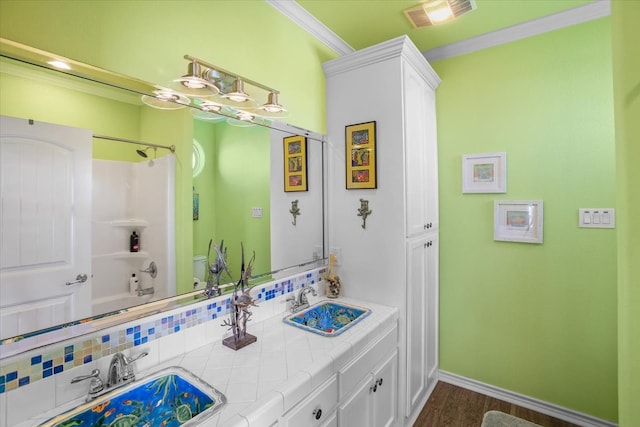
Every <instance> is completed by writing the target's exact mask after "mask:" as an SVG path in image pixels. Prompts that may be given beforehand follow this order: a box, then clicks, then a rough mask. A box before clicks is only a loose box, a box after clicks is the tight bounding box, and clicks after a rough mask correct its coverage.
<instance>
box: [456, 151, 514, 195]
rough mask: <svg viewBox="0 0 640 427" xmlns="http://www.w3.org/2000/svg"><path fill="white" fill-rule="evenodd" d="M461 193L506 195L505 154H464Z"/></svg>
mask: <svg viewBox="0 0 640 427" xmlns="http://www.w3.org/2000/svg"><path fill="white" fill-rule="evenodd" d="M462 192H463V193H506V192H507V153H504V152H502V153H484V154H464V155H463V156H462Z"/></svg>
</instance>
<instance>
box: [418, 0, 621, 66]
mask: <svg viewBox="0 0 640 427" xmlns="http://www.w3.org/2000/svg"><path fill="white" fill-rule="evenodd" d="M610 14H611V0H594V1H593V2H591V3H587V4H585V5H582V6H578V7H574V8H572V9H568V10H564V11H562V12H558V13H554V14H551V15H547V16H543V17H541V18H537V19H533V20H531V21H527V22H524V23H522V24H518V25H513V26H511V27H507V28H502V29H500V30H496V31H492V32H490V33H486V34H481V35H479V36H477V37H472V38H470V39H466V40H461V41H459V42H456V43H451V44H448V45H445V46H440V47H437V48H434V49H430V50H425V51H423V52H422V54H423V55H424V57H425V58H426V59H427V61H429V62H433V61H437V60H440V59H445V58H451V57H453V56H459V55H464V54H466V53H471V52H476V51H478V50H482V49H487V48H490V47H494V46H499V45H501V44H505V43H510V42H513V41H516V40H522V39H524V38H527V37H532V36H537V35H540V34H544V33H547V32H549V31H554V30H559V29H560V28H565V27H570V26H572V25H576V24H582V23H584V22H588V21H592V20H594V19H599V18H603V17H605V16H609V15H610Z"/></svg>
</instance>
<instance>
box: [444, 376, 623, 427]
mask: <svg viewBox="0 0 640 427" xmlns="http://www.w3.org/2000/svg"><path fill="white" fill-rule="evenodd" d="M438 379H439V380H440V381H442V382H445V383H449V384H453V385H456V386H458V387H462V388H466V389H467V390H471V391H475V392H477V393H482V394H484V395H487V396H491V397H494V398H496V399H500V400H504V401H505V402H509V403H512V404H514V405H518V406H522V407H524V408H528V409H532V410H534V411H537V412H540V413H542V414H546V415H550V416H552V417H555V418H559V419H561V420H565V421H568V422H570V423H572V424H577V425H579V426H583V427H617V426H618V424H616V423H613V422H611V421H607V420H603V419H600V418H596V417H593V416H591V415H587V414H583V413H581V412H577V411H574V410H571V409H568V408H564V407H562V406H558V405H554V404H553V403H549V402H545V401H542V400H539V399H535V398H533V397H529V396H526V395H524V394H520V393H516V392H513V391H510V390H505V389H503V388H500V387H496V386H493V385H490V384H486V383H483V382H480V381H476V380H474V379H471V378H466V377H463V376H460V375H457V374H453V373H451V372H447V371H443V370H440V372H439V377H438Z"/></svg>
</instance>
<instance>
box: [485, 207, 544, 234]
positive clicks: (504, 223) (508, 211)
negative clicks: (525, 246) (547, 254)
mask: <svg viewBox="0 0 640 427" xmlns="http://www.w3.org/2000/svg"><path fill="white" fill-rule="evenodd" d="M543 217H544V206H543V202H542V200H494V202H493V240H499V241H506V242H523V243H542V240H543V224H544V223H543Z"/></svg>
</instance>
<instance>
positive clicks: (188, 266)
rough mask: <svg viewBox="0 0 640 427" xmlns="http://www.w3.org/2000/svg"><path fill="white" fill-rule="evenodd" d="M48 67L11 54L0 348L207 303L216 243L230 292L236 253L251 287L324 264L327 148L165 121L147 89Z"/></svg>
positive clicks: (276, 135) (198, 122)
mask: <svg viewBox="0 0 640 427" xmlns="http://www.w3.org/2000/svg"><path fill="white" fill-rule="evenodd" d="M53 58H55V55H53V54H49V53H47V52H42V51H38V50H36V49H32V48H30V47H28V46H23V45H18V44H15V43H13V42H10V41H7V40H2V57H1V58H0V67H1V68H0V72H1V75H0V115H2V120H3V122H2V129H1V131H2V135H3V136H2V138H3V139H2V154H1V156H0V160H1V161H2V171H1V172H0V173H1V174H2V176H1V179H2V182H1V184H2V218H0V224H1V226H2V237H1V245H2V246H1V250H2V253H1V254H0V255H1V261H2V262H1V264H0V272H1V273H2V281H1V283H0V291H1V298H0V315H1V316H2V319H0V326H2V328H1V329H2V335H1V336H0V339H1V341H0V345H2V346H7V345H9V344H12V343H16V342H18V341H26V340H31V341H32V342H33V345H32V347H36V346H38V345H43V344H46V343H50V342H52V341H55V340H57V339H60V338H68V334H61V333H60V331H70V330H75V331H76V332H74V333H77V331H80V333H82V331H92V330H95V329H96V328H100V327H104V326H110V325H113V324H117V323H119V322H122V321H126V320H130V319H131V315H135V316H141V315H144V314H145V312H146V311H145V308H149V309H150V310H152V311H153V312H157V311H158V310H162V309H166V308H170V307H173V306H175V305H176V304H185V303H188V302H189V301H194V299H195V300H197V299H199V298H202V295H203V291H202V290H203V289H204V287H205V286H206V282H207V280H208V279H209V274H210V266H211V264H212V262H213V261H214V260H215V258H216V251H215V248H216V246H217V247H220V245H221V244H224V249H225V250H226V258H227V263H228V266H229V273H230V274H224V275H222V283H223V284H229V283H234V282H235V281H237V280H238V278H239V274H240V269H241V265H242V249H241V244H242V248H243V249H244V257H245V259H246V262H247V263H248V261H249V260H250V259H251V258H252V257H253V254H254V253H255V260H254V262H253V269H252V271H251V274H252V277H253V279H252V282H253V283H252V284H256V283H259V282H261V281H267V280H272V279H273V278H278V277H284V276H286V275H288V274H293V273H295V272H297V271H300V270H303V269H308V268H313V267H314V266H319V265H323V264H324V263H325V262H326V259H325V253H326V252H325V246H326V244H325V243H326V242H325V232H324V230H325V225H324V221H325V215H324V213H325V203H324V197H325V196H324V190H323V188H324V179H325V177H324V174H323V170H324V162H325V160H324V145H325V144H324V137H323V135H321V134H318V133H315V132H312V131H308V130H304V129H300V128H297V127H295V126H292V125H288V124H285V123H283V122H282V121H276V120H267V119H256V120H253V121H252V122H243V121H239V120H236V119H234V118H232V117H228V116H226V115H224V114H215V113H210V112H204V111H202V110H201V109H199V108H196V107H194V106H187V107H186V108H182V109H179V110H178V109H176V110H173V109H171V110H166V109H156V108H153V107H150V106H148V105H146V104H144V103H143V102H142V101H141V96H142V95H149V94H151V93H152V91H153V90H154V88H155V86H154V85H152V84H150V83H146V82H141V81H138V80H135V79H129V78H127V77H126V76H122V75H118V74H115V73H110V72H108V71H105V70H101V69H97V68H95V67H92V66H89V65H86V64H79V63H77V62H74V63H73V67H72V69H71V70H68V71H60V70H57V69H55V68H54V67H53V66H51V65H49V64H47V61H49V60H50V59H53ZM72 62H73V61H72ZM25 135H27V136H25ZM292 136H294V137H297V139H299V140H300V141H301V142H302V143H304V144H306V174H307V185H306V187H307V191H300V192H287V191H285V181H284V180H285V173H284V170H285V167H287V164H286V161H287V159H286V157H285V153H284V150H285V148H284V147H285V143H284V141H285V139H287V138H289V137H292ZM76 140H78V141H79V142H77V144H79V145H78V146H76V145H74V144H76V142H75V141H76ZM77 147H80V148H77ZM87 147H88V148H89V149H88V150H87V149H86V148H87ZM72 184H76V186H77V187H78V188H74V189H73V191H77V193H76V192H74V193H70V194H67V193H65V191H66V189H68V188H70V187H73V185H72ZM187 205H188V206H187ZM185 211H186V212H188V213H189V214H188V215H186V214H184V212H185ZM65 215H67V216H65ZM60 223H62V224H65V223H67V224H70V225H69V226H68V227H66V228H65V226H64V225H63V226H59V224H60ZM185 234H190V236H189V237H190V238H185ZM134 246H135V248H134ZM82 263H84V267H80V265H82ZM34 271H35V272H36V273H37V274H32V273H33V272H34ZM56 289H57V290H56ZM140 291H147V292H140ZM74 328H75V329H74ZM56 337H58V338H56ZM25 349H28V348H24V347H23V348H22V350H25ZM0 350H1V349H0ZM10 354H12V353H7V352H2V356H3V357H4V356H7V355H10Z"/></svg>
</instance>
